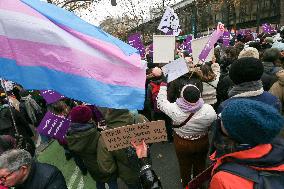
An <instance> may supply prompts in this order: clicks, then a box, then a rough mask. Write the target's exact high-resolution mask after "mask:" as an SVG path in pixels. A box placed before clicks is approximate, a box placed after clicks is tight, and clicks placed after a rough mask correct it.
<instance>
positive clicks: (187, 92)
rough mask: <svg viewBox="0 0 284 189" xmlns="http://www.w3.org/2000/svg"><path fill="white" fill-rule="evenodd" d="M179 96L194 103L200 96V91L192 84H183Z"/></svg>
mask: <svg viewBox="0 0 284 189" xmlns="http://www.w3.org/2000/svg"><path fill="white" fill-rule="evenodd" d="M181 97H182V98H184V99H185V100H186V101H187V102H190V103H196V102H197V101H198V100H199V98H200V91H199V89H198V88H197V87H196V86H194V85H190V84H189V85H185V86H184V87H183V88H182V90H181Z"/></svg>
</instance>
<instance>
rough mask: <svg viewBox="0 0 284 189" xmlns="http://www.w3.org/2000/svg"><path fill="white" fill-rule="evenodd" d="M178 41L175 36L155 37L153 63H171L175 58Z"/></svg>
mask: <svg viewBox="0 0 284 189" xmlns="http://www.w3.org/2000/svg"><path fill="white" fill-rule="evenodd" d="M175 48H176V40H175V36H173V35H154V36H153V51H154V54H153V63H169V62H170V61H173V60H174V58H175Z"/></svg>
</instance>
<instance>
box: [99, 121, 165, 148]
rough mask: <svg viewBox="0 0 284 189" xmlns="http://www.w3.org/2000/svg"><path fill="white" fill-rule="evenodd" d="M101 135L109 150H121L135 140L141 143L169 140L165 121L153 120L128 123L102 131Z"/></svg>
mask: <svg viewBox="0 0 284 189" xmlns="http://www.w3.org/2000/svg"><path fill="white" fill-rule="evenodd" d="M101 135H102V137H103V140H104V142H105V144H106V146H107V149H108V151H114V150H119V149H123V148H127V147H129V146H131V143H130V142H131V141H132V140H133V141H134V142H135V143H136V144H140V143H141V142H142V141H143V140H145V142H146V143H155V142H162V141H167V132H166V127H165V121H152V122H145V123H139V124H134V125H127V126H123V127H119V128H115V129H110V130H106V131H102V132H101Z"/></svg>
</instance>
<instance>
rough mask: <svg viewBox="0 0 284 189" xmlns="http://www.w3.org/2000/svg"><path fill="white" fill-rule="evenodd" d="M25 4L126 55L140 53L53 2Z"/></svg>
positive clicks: (29, 1)
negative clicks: (108, 44)
mask: <svg viewBox="0 0 284 189" xmlns="http://www.w3.org/2000/svg"><path fill="white" fill-rule="evenodd" d="M21 1H22V2H24V3H25V4H27V5H29V6H30V7H32V8H33V9H35V10H36V11H38V12H39V13H41V14H42V15H44V16H45V17H47V18H48V19H50V20H51V21H53V22H55V23H56V24H59V25H64V26H67V27H69V28H72V29H73V30H76V31H78V32H81V33H83V34H86V35H89V36H92V37H94V38H97V39H100V40H102V41H106V42H108V43H112V44H114V45H116V46H118V47H119V48H120V49H121V50H122V51H123V52H124V53H125V54H126V55H132V54H134V53H137V54H139V52H138V50H137V49H135V48H133V47H132V46H130V45H128V44H127V43H124V42H123V41H121V40H119V39H117V38H115V37H113V36H111V35H109V34H108V33H106V32H105V31H103V30H102V29H101V28H99V27H97V26H94V25H91V24H89V23H87V22H85V21H84V20H82V19H80V18H79V17H78V16H76V15H75V14H74V13H71V12H69V11H67V10H65V9H62V8H59V7H57V6H55V5H53V4H49V3H45V2H42V1H40V0H21Z"/></svg>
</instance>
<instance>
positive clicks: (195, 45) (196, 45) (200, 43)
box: [191, 35, 214, 63]
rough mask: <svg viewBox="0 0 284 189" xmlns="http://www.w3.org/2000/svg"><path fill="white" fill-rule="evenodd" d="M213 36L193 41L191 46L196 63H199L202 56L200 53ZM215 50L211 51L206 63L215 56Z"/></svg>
mask: <svg viewBox="0 0 284 189" xmlns="http://www.w3.org/2000/svg"><path fill="white" fill-rule="evenodd" d="M210 37H211V36H210V35H208V36H205V37H201V38H196V39H193V40H192V41H191V46H192V58H193V61H194V63H197V62H198V56H199V54H200V52H201V51H202V49H203V47H204V46H205V45H206V43H207V41H208V40H209V38H210ZM213 53H214V51H213V49H211V50H210V52H209V55H208V56H207V58H206V59H205V62H206V61H210V60H211V58H212V56H213Z"/></svg>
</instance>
